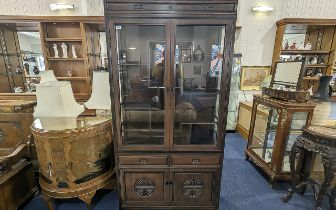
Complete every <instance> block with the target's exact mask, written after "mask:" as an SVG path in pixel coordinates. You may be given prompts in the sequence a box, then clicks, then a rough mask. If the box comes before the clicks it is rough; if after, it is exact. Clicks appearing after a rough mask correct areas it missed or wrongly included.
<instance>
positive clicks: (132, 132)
mask: <svg viewBox="0 0 336 210" xmlns="http://www.w3.org/2000/svg"><path fill="white" fill-rule="evenodd" d="M164 34H165V28H164V26H147V25H141V26H140V25H118V26H116V37H117V48H118V49H117V51H118V52H117V53H118V71H119V81H120V84H119V85H120V102H121V127H122V136H123V139H124V144H152V145H158V144H160V145H162V144H163V143H164V102H165V101H164V75H165V62H164V60H165V59H164V58H165V42H164V40H165V36H164Z"/></svg>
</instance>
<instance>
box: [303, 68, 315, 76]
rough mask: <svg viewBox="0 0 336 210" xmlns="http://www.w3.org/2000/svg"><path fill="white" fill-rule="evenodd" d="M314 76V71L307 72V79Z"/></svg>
mask: <svg viewBox="0 0 336 210" xmlns="http://www.w3.org/2000/svg"><path fill="white" fill-rule="evenodd" d="M313 75H314V71H313V69H307V70H306V73H305V76H306V77H312V76H313Z"/></svg>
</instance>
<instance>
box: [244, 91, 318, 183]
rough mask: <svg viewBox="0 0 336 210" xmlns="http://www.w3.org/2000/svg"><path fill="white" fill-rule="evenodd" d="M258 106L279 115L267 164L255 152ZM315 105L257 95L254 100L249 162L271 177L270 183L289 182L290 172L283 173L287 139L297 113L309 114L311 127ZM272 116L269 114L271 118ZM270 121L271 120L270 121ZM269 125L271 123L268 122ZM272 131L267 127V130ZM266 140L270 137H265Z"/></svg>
mask: <svg viewBox="0 0 336 210" xmlns="http://www.w3.org/2000/svg"><path fill="white" fill-rule="evenodd" d="M258 105H264V106H266V107H270V108H274V109H276V111H277V113H278V119H277V122H278V124H277V125H276V128H274V130H275V133H276V134H275V137H274V143H273V145H274V146H273V152H272V157H271V162H269V163H268V162H266V161H265V160H264V159H263V158H262V157H261V155H260V154H258V153H257V152H256V151H255V150H254V146H253V145H252V141H253V139H254V132H255V127H256V121H257V108H258ZM314 108H315V105H314V104H311V103H294V102H288V101H282V100H277V99H273V98H270V97H268V96H260V95H255V96H254V99H253V107H252V115H251V124H250V130H249V136H248V143H247V147H246V150H245V154H246V158H247V160H251V161H252V162H253V163H254V164H256V165H257V166H259V167H260V168H261V169H262V170H263V171H264V172H265V173H266V174H267V176H269V177H270V182H271V183H273V182H274V181H276V180H289V179H290V172H289V171H283V170H282V165H283V162H284V160H283V159H284V156H285V150H286V147H287V139H288V136H289V134H290V130H291V122H292V119H293V115H294V113H295V112H306V113H308V116H307V119H306V124H305V127H306V126H309V125H310V122H311V119H312V115H313V112H314ZM271 115H272V114H268V116H267V117H268V118H270V116H271ZM268 121H269V120H268ZM267 124H269V122H267ZM267 129H270V128H269V127H266V130H267ZM264 138H265V139H267V138H268V136H267V137H266V136H265V137H264Z"/></svg>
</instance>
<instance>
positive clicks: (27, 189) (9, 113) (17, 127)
mask: <svg viewBox="0 0 336 210" xmlns="http://www.w3.org/2000/svg"><path fill="white" fill-rule="evenodd" d="M35 104H36V102H35V101H20V100H0V209H6V210H7V209H16V208H18V207H19V206H20V205H21V204H22V203H23V202H24V201H25V200H26V199H27V198H29V197H30V196H31V195H32V194H33V193H34V192H35V191H36V190H37V188H36V185H35V177H34V174H33V168H32V164H31V161H30V158H29V143H28V142H29V139H30V137H29V136H30V133H31V132H30V126H31V124H32V122H33V115H32V113H33V108H34V106H35Z"/></svg>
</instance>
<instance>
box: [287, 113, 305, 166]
mask: <svg viewBox="0 0 336 210" xmlns="http://www.w3.org/2000/svg"><path fill="white" fill-rule="evenodd" d="M307 117H308V113H307V112H295V113H293V116H292V122H291V124H290V131H289V135H288V138H287V143H286V149H285V153H284V159H283V163H282V171H290V165H289V155H290V151H291V149H292V146H293V144H294V142H295V140H296V139H297V137H299V136H300V135H301V134H302V128H303V127H304V126H305V125H306V122H307Z"/></svg>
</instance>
